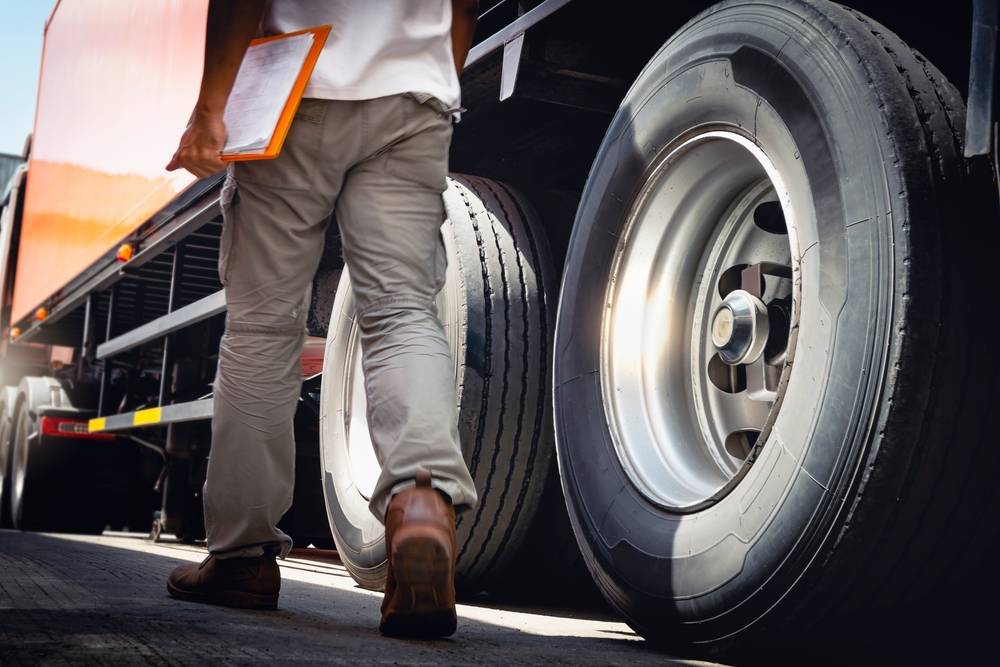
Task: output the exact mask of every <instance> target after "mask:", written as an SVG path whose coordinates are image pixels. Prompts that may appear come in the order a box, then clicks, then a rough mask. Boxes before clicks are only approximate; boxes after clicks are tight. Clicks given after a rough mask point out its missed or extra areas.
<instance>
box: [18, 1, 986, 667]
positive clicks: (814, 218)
mask: <svg viewBox="0 0 1000 667" xmlns="http://www.w3.org/2000/svg"><path fill="white" fill-rule="evenodd" d="M206 10H207V0H142V2H140V1H139V0H86V1H85V0H59V1H58V2H57V3H56V5H55V8H54V9H53V11H52V14H51V16H50V18H49V20H48V22H47V23H46V28H45V40H44V52H43V59H42V67H41V74H40V78H39V89H38V98H37V109H36V115H35V123H34V132H33V134H32V138H31V142H30V147H29V148H28V149H26V154H25V155H24V156H23V157H24V158H25V160H26V166H23V165H22V166H19V167H17V169H16V171H15V172H14V175H13V177H12V179H11V181H10V184H9V186H8V187H7V188H6V189H5V191H4V192H5V195H4V200H3V207H4V208H3V217H2V225H3V226H2V236H0V238H2V249H3V254H2V256H0V261H2V265H0V328H2V331H0V354H2V355H3V362H2V363H3V366H2V378H0V379H2V384H3V385H4V387H3V389H2V390H0V480H2V484H0V510H2V520H3V522H4V523H5V524H6V525H10V526H13V527H15V528H18V529H22V530H60V531H80V532H100V531H102V530H105V529H106V528H108V527H111V528H128V529H131V530H143V531H145V530H150V528H149V527H150V525H152V529H151V532H152V535H153V537H154V538H158V537H159V536H161V535H162V534H165V533H170V534H173V535H175V536H177V538H179V539H181V540H189V541H192V540H198V539H200V538H202V537H203V536H204V525H203V520H202V508H201V487H202V484H203V482H204V476H205V469H206V462H207V459H208V457H209V456H210V455H211V437H210V428H209V420H210V417H211V414H212V382H213V378H214V372H215V364H216V362H217V354H218V345H219V338H220V336H221V333H222V328H223V323H224V318H225V298H224V288H223V285H222V282H221V281H220V277H219V276H220V273H223V274H224V272H225V265H226V261H227V258H226V257H225V256H222V257H220V253H219V247H220V239H221V238H222V237H223V236H224V235H227V234H238V233H239V230H238V229H232V228H230V226H228V225H223V217H222V211H223V210H224V209H225V207H226V206H227V205H228V204H229V202H228V201H226V196H225V195H224V194H223V189H222V180H223V179H222V176H221V175H220V176H214V177H209V178H204V179H200V180H197V179H195V178H194V177H193V176H191V175H188V174H184V173H176V172H174V173H168V172H166V171H165V170H164V168H163V167H164V165H165V164H166V162H167V161H168V159H169V157H170V155H171V154H172V152H173V149H174V147H175V145H176V142H177V140H178V138H179V137H180V135H181V133H182V131H183V129H184V126H185V123H186V120H187V116H188V113H189V112H190V109H191V107H192V104H193V102H194V100H195V98H196V95H197V88H198V83H199V78H200V73H201V66H202V57H203V55H202V54H203V42H204V25H205V15H206ZM480 13H481V17H480V20H479V24H478V27H477V33H476V37H475V40H474V42H473V48H472V50H471V53H470V55H469V58H468V63H467V65H466V67H465V70H464V72H463V73H462V76H461V84H462V99H463V106H464V107H465V111H464V112H463V114H462V118H461V122H460V123H459V124H458V125H456V128H455V134H454V140H453V144H452V149H451V171H452V172H453V173H452V176H451V178H450V179H449V187H448V190H447V191H446V192H445V194H444V201H445V208H446V212H447V220H446V221H445V223H444V225H443V226H442V238H443V242H444V244H445V248H446V250H447V255H448V260H449V263H448V279H447V283H446V286H445V288H444V290H443V291H442V292H441V294H440V296H439V298H438V306H439V312H440V314H441V318H442V321H443V322H444V324H445V327H446V330H447V334H448V337H449V341H450V343H451V347H452V352H453V354H454V358H455V382H456V386H457V387H458V389H459V401H460V432H461V435H462V446H463V452H464V454H465V456H466V459H467V462H468V463H469V466H470V469H471V471H472V474H473V477H474V479H475V481H476V485H477V488H478V490H479V493H480V504H479V506H478V507H477V508H476V509H474V510H472V511H470V512H467V513H465V514H463V515H462V516H461V518H460V520H459V526H458V536H459V542H458V544H459V547H458V548H459V552H458V565H457V576H458V586H459V589H460V590H461V591H463V592H464V594H466V595H472V594H476V593H479V592H481V591H494V592H503V591H510V590H513V589H515V588H516V587H517V586H521V587H522V588H524V589H527V590H529V591H535V592H538V591H548V592H547V593H545V594H546V595H550V596H558V595H571V594H579V593H580V591H581V590H582V589H583V588H584V587H585V586H586V585H592V584H590V583H589V581H590V579H589V578H592V580H593V582H594V583H595V584H596V587H597V589H598V590H599V591H600V592H601V594H602V595H603V596H604V598H605V599H606V600H607V601H608V602H609V603H610V604H611V606H612V607H613V608H614V609H615V610H617V611H618V612H620V613H621V614H622V615H623V616H624V617H625V618H626V619H627V620H628V622H629V623H630V624H631V625H632V627H634V628H635V629H636V630H637V631H638V632H639V633H641V634H642V635H643V636H644V637H646V638H648V639H650V640H653V641H656V642H660V643H663V644H665V645H667V646H670V647H672V648H674V649H675V650H684V651H689V652H695V653H698V654H704V655H716V656H718V655H722V656H726V655H733V654H735V653H738V652H741V651H746V650H749V649H748V648H747V647H754V646H771V647H773V646H774V645H775V644H776V643H777V642H780V641H783V639H782V638H787V637H789V636H801V635H802V634H803V633H807V632H813V631H817V630H819V631H823V632H834V630H832V629H831V628H837V627H840V626H839V625H837V624H840V623H843V622H844V620H843V619H854V622H859V621H858V619H861V618H874V617H880V618H882V617H886V616H892V615H893V614H896V613H897V611H898V610H901V609H905V608H907V607H911V608H912V607H913V605H920V604H932V605H937V606H934V607H929V608H936V609H943V608H950V609H954V608H955V607H954V605H963V604H966V602H965V598H964V597H962V596H963V595H968V592H969V591H974V590H976V586H978V585H979V584H980V583H981V582H982V581H983V573H984V572H986V570H985V568H986V567H988V566H989V557H990V554H991V552H992V553H995V551H994V550H995V548H996V546H997V539H998V530H997V527H998V524H997V522H996V521H995V520H993V519H992V518H991V517H995V516H996V515H997V512H998V511H1000V493H997V491H996V484H995V480H994V477H995V475H994V471H995V470H996V469H997V468H998V464H1000V447H997V444H998V438H997V435H996V432H995V429H992V428H991V427H990V426H989V424H990V423H991V420H992V416H993V414H995V411H996V409H997V408H998V407H1000V399H998V395H997V390H996V387H997V377H998V376H1000V367H998V361H1000V351H998V346H997V344H996V342H995V341H993V342H991V341H992V336H991V335H990V332H991V331H992V326H993V325H991V324H990V322H991V321H993V320H992V317H993V316H992V315H991V314H990V313H991V312H992V311H990V310H989V309H990V308H991V306H989V304H990V303H992V302H993V301H994V300H995V297H994V286H995V281H994V276H995V272H994V268H995V263H996V260H995V257H994V256H995V254H996V248H997V247H998V240H1000V238H998V237H1000V224H998V222H1000V221H998V217H997V206H998V191H997V181H996V173H997V171H996V124H995V120H994V119H995V117H994V110H993V100H994V97H995V90H996V87H995V76H994V68H995V56H996V28H997V4H996V2H995V1H994V0H975V1H974V2H956V3H948V4H947V5H946V4H944V3H904V2H878V1H875V0H856V1H855V0H848V2H846V3H845V4H835V3H833V2H828V1H827V0H724V1H723V2H719V3H716V4H713V3H711V2H700V1H697V0H677V1H675V2H638V1H635V2H633V1H626V2H620V3H606V2H601V1H599V0H522V1H516V0H499V1H491V2H483V3H481V6H480ZM303 122H304V121H303ZM332 216H333V214H332V212H331V224H330V226H329V228H330V229H331V232H330V233H328V234H327V238H326V241H325V249H324V256H323V260H322V262H321V266H320V268H319V270H318V271H317V273H316V275H315V277H314V279H313V290H312V303H311V308H310V313H309V319H308V339H307V340H308V342H307V344H306V346H305V350H304V352H303V355H302V363H301V366H302V394H301V400H300V403H299V409H298V413H297V415H296V417H295V425H296V440H297V453H296V462H297V463H296V470H297V475H296V489H295V498H294V502H293V505H292V509H291V510H290V511H289V513H288V514H287V515H286V517H285V518H284V519H283V523H282V524H281V525H282V526H283V528H284V529H285V530H286V532H288V533H289V534H290V535H292V537H293V539H294V540H295V541H296V543H297V544H300V545H303V546H304V545H307V544H310V543H311V544H314V545H316V546H319V547H335V548H336V549H337V551H338V552H339V555H340V558H341V559H342V561H343V562H344V565H345V566H346V567H347V569H348V571H349V572H350V574H351V576H352V577H354V579H355V580H356V581H357V582H358V584H359V585H361V586H363V587H365V588H370V589H379V588H380V587H381V586H382V585H383V581H384V578H385V570H386V564H385V542H384V533H383V527H382V525H381V524H380V523H379V521H377V520H376V518H375V517H374V516H372V515H371V514H370V512H369V510H368V496H369V495H370V493H371V491H372V488H373V487H374V483H375V479H376V478H377V475H378V472H379V463H378V460H377V458H376V456H375V452H374V449H373V447H372V443H371V439H370V437H369V434H368V426H367V421H366V403H365V394H364V377H363V372H362V369H361V363H360V359H361V348H360V343H359V336H358V328H357V324H356V322H355V317H354V306H353V299H352V296H351V290H350V276H349V273H348V272H347V271H346V270H345V269H344V266H343V260H342V258H341V253H340V247H339V239H338V237H337V234H336V224H335V222H336V221H335V219H332ZM584 568H585V569H584ZM587 575H589V578H587V579H586V581H584V577H587Z"/></svg>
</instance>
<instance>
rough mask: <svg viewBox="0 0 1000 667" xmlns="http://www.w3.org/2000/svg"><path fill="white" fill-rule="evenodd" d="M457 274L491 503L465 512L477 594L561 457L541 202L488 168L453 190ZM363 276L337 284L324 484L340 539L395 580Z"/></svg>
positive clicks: (460, 352) (351, 554)
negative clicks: (373, 422)
mask: <svg viewBox="0 0 1000 667" xmlns="http://www.w3.org/2000/svg"><path fill="white" fill-rule="evenodd" d="M444 202H445V211H446V214H447V221H446V222H445V224H444V226H443V227H442V238H443V241H444V246H445V251H446V253H447V258H448V270H447V278H446V283H445V287H444V289H443V290H442V291H441V293H440V295H439V297H438V311H439V313H440V316H441V320H442V322H443V323H444V326H445V331H446V334H447V338H448V341H449V343H450V345H451V351H452V356H453V358H454V359H455V361H456V367H455V383H456V387H457V388H458V396H459V401H460V408H459V436H460V438H461V443H462V450H463V454H464V456H465V460H466V462H467V463H468V465H469V469H470V471H471V473H472V477H473V479H474V481H475V484H476V489H477V490H478V492H479V505H478V507H476V508H475V509H473V510H470V511H468V512H465V513H464V514H462V515H461V516H460V517H459V520H458V543H457V544H458V554H457V569H456V584H457V586H458V588H459V590H460V591H465V592H477V591H480V590H482V589H483V588H484V587H487V586H488V585H489V583H490V582H491V581H494V580H495V579H496V578H497V577H498V576H499V575H500V574H501V573H502V572H503V570H504V567H505V564H506V563H508V562H509V560H510V559H511V558H513V557H514V556H515V555H516V553H517V552H518V550H519V549H520V548H521V545H522V542H523V540H524V535H525V533H526V531H527V529H528V526H529V525H530V524H531V521H532V519H533V517H534V516H535V512H536V508H537V506H538V502H539V498H540V496H541V494H542V489H543V487H544V485H545V481H546V478H547V477H548V476H549V472H550V469H551V467H552V466H553V465H554V458H553V455H552V454H553V449H554V448H553V441H552V426H551V413H550V411H549V404H550V402H549V401H550V394H549V387H550V381H551V375H550V372H551V364H550V363H549V357H548V355H549V348H550V343H551V337H552V331H553V322H554V315H555V313H554V309H553V305H552V303H551V302H550V301H549V294H550V291H551V290H554V289H555V287H556V285H555V279H554V277H553V276H552V274H551V267H552V260H551V257H550V255H549V250H548V246H547V243H546V241H545V236H544V234H543V232H542V230H541V227H540V225H539V223H538V221H537V220H536V219H535V217H534V214H533V212H532V210H531V208H530V207H529V206H528V205H527V203H526V202H525V201H524V200H523V199H522V198H521V197H519V196H518V195H517V193H515V192H514V191H512V190H511V189H510V188H507V187H506V186H504V185H502V184H500V183H496V182H494V181H490V180H487V179H484V178H477V177H471V176H455V177H453V178H450V179H449V187H448V190H447V191H446V192H445V194H444ZM358 334H359V332H358V328H357V325H356V323H355V315H354V299H353V296H352V294H351V284H350V276H349V274H348V272H347V271H346V270H345V271H344V273H343V275H342V278H341V281H340V285H339V287H338V289H337V295H336V300H335V302H334V307H333V313H332V316H331V320H330V327H329V330H328V333H327V349H326V354H325V357H324V368H323V385H322V390H321V399H320V402H321V410H320V440H321V461H322V468H323V482H324V491H325V494H326V501H327V503H326V504H327V510H328V514H329V519H330V525H331V527H332V530H333V537H334V541H335V542H336V545H337V550H338V552H339V554H340V557H341V559H342V560H343V562H344V565H345V566H346V567H347V569H348V571H349V572H350V573H351V575H352V576H353V577H354V579H355V580H356V581H357V582H358V583H359V584H360V585H361V586H364V587H366V588H370V589H380V588H382V587H383V585H384V582H385V574H386V552H385V531H384V528H383V526H382V524H381V523H380V522H379V521H378V520H377V519H376V518H375V517H374V516H373V515H372V513H371V512H370V511H369V509H368V500H369V498H370V495H371V492H372V489H373V488H374V486H375V481H376V479H377V478H378V474H379V470H380V467H379V463H378V461H377V459H376V456H375V452H374V449H373V447H372V443H371V438H370V435H369V432H368V423H367V417H366V405H367V404H366V400H365V391H364V378H363V375H362V370H361V346H360V341H359V335H358Z"/></svg>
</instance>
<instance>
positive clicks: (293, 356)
mask: <svg viewBox="0 0 1000 667" xmlns="http://www.w3.org/2000/svg"><path fill="white" fill-rule="evenodd" d="M328 107H329V103H326V102H321V101H310V100H306V101H305V102H303V107H302V109H300V112H299V114H298V116H297V117H296V120H295V123H294V124H293V126H292V131H291V132H290V134H289V136H288V138H287V140H286V143H285V146H284V148H283V150H282V154H281V157H280V158H278V159H277V160H273V161H271V160H266V161H260V162H244V163H237V164H235V165H234V167H233V168H232V170H231V172H230V174H229V178H230V179H233V180H232V181H230V182H228V183H227V185H226V187H227V189H228V190H227V196H228V197H230V201H229V202H228V203H227V204H226V206H225V215H226V220H225V226H226V229H225V232H224V238H223V248H222V251H221V257H220V271H221V274H222V279H223V283H224V284H225V287H226V305H227V308H228V315H227V318H226V329H225V333H224V334H223V337H222V342H221V344H220V347H219V366H218V372H217V375H216V379H215V394H214V401H215V411H214V415H213V420H212V451H211V454H210V457H209V464H208V476H207V481H206V483H205V496H204V500H205V524H206V532H207V536H208V548H209V551H210V552H211V553H212V554H213V555H214V556H216V557H218V558H227V557H248V556H258V555H261V554H262V553H263V547H264V546H270V547H271V549H272V550H273V549H275V548H277V549H280V552H281V554H282V555H284V554H285V553H287V551H288V549H289V548H290V547H291V539H290V538H289V537H288V536H287V535H285V534H284V533H283V532H281V531H280V530H278V528H277V527H276V524H277V522H278V520H279V519H281V517H282V515H283V514H284V513H285V512H286V511H287V510H288V508H289V506H290V505H291V501H292V489H293V484H294V464H295V451H294V440H293V425H292V422H293V418H294V415H295V409H296V405H297V402H298V397H299V392H300V386H301V374H300V367H299V355H300V352H301V348H302V343H303V340H304V336H305V322H306V316H307V314H308V309H309V295H308V292H309V287H310V284H311V281H312V277H313V274H314V273H315V271H316V267H317V265H318V263H319V260H320V255H321V252H322V248H323V234H324V231H325V230H324V223H325V220H326V219H327V218H328V216H329V213H330V211H331V209H332V207H333V203H334V201H335V199H336V194H337V191H338V190H339V187H340V180H341V178H340V175H339V174H338V173H336V171H335V170H332V171H331V170H330V168H329V164H328V163H329V162H331V161H333V160H332V159H331V160H327V161H326V164H322V165H321V164H320V161H319V157H320V155H321V154H322V153H321V152H320V151H319V150H318V148H319V146H320V144H321V142H322V140H323V132H324V130H323V121H324V119H325V115H326V112H327V110H328ZM341 173H342V172H341Z"/></svg>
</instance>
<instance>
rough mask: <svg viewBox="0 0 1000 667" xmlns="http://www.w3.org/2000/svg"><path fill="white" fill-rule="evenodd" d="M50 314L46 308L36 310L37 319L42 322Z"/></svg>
mask: <svg viewBox="0 0 1000 667" xmlns="http://www.w3.org/2000/svg"><path fill="white" fill-rule="evenodd" d="M48 316H49V311H48V310H46V309H45V308H39V309H38V310H36V311H35V319H36V320H38V321H39V322H41V321H42V320H44V319H45V318H46V317H48Z"/></svg>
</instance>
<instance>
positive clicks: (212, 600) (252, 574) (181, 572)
mask: <svg viewBox="0 0 1000 667" xmlns="http://www.w3.org/2000/svg"><path fill="white" fill-rule="evenodd" d="M280 590H281V572H280V570H278V564H277V563H276V562H275V560H274V555H264V556H259V557H257V558H222V559H220V558H216V557H215V556H209V557H208V558H206V559H205V560H203V561H202V562H201V565H195V564H194V563H186V564H184V565H179V566H177V567H176V568H174V571H173V572H171V573H170V577H169V578H168V579H167V592H168V593H170V595H171V597H175V598H178V599H180V600H188V601H189V602H206V603H208V604H218V605H223V606H225V607H242V608H244V609H277V608H278V592H279V591H280Z"/></svg>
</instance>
